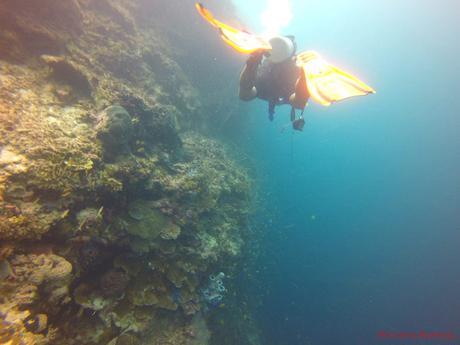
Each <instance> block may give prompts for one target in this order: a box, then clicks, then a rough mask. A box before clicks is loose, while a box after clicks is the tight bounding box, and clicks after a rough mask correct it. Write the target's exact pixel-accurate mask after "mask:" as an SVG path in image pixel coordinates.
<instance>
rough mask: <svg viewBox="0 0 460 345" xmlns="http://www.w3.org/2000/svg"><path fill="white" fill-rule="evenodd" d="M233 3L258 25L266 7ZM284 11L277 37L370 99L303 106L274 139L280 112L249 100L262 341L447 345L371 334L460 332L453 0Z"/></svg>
mask: <svg viewBox="0 0 460 345" xmlns="http://www.w3.org/2000/svg"><path fill="white" fill-rule="evenodd" d="M237 4H238V8H239V10H240V12H241V15H242V16H243V17H244V18H246V19H247V20H250V19H252V20H253V22H252V23H251V25H252V27H254V28H257V25H258V24H257V23H258V21H257V16H255V15H254V16H251V13H257V11H260V10H261V9H263V7H264V6H265V5H266V4H265V1H254V2H251V5H248V4H247V2H241V4H239V3H238V1H237ZM291 5H292V9H293V14H294V18H293V20H292V22H291V24H290V26H289V27H287V28H286V30H285V31H284V32H283V33H285V34H291V33H292V34H295V35H296V37H297V42H298V44H299V48H300V50H304V49H315V50H317V51H319V52H320V53H322V55H323V56H324V57H325V58H326V59H327V60H330V61H331V62H334V63H336V64H337V65H339V66H341V67H343V68H344V69H345V70H348V71H350V72H352V73H354V74H356V75H357V76H359V77H360V78H362V79H363V80H364V81H366V82H367V83H369V84H370V85H371V86H373V87H374V88H375V89H376V90H377V94H376V95H371V96H367V97H361V98H356V99H351V100H347V101H345V102H343V103H340V104H336V105H334V106H332V107H330V108H323V107H320V106H318V105H315V104H310V106H309V107H308V109H307V110H306V120H307V125H306V128H305V131H304V132H303V133H297V132H296V133H292V132H291V131H290V130H287V131H285V132H283V133H280V128H281V127H283V125H285V124H287V123H288V114H289V110H290V109H289V108H288V107H285V108H278V109H277V114H276V119H275V122H274V123H270V122H269V121H268V120H267V114H266V104H265V103H263V102H262V101H255V102H254V103H253V104H251V105H250V108H249V111H248V116H249V122H250V130H249V131H248V132H247V133H248V134H247V135H245V138H244V145H246V147H247V148H248V151H249V152H250V154H251V155H252V156H253V157H255V160H256V164H257V172H258V176H259V179H260V184H261V186H262V190H263V195H264V197H265V198H267V199H268V200H269V206H270V208H271V211H270V212H267V213H266V214H260V215H258V221H259V222H263V223H264V227H265V228H266V230H265V231H266V232H267V236H266V238H265V239H264V241H265V244H264V245H265V254H264V256H262V257H261V258H260V260H259V262H258V263H257V265H256V268H257V271H258V273H257V272H256V273H254V274H257V279H258V282H259V285H258V286H256V287H253V289H254V290H253V291H254V293H257V292H259V293H260V294H261V297H260V298H261V299H262V304H261V305H260V306H259V307H258V309H257V312H256V316H257V317H258V320H259V322H260V324H261V327H262V329H263V335H264V339H265V340H264V344H276V345H284V344H286V345H287V344H289V345H295V344H302V345H306V344H311V345H369V344H407V343H410V344H419V343H423V344H425V343H429V344H434V345H438V344H439V343H442V344H447V343H448V344H449V345H450V344H451V343H452V342H446V341H433V340H432V341H421V340H415V341H414V340H411V341H407V340H406V341H402V340H384V339H380V338H379V337H378V336H377V332H379V331H382V330H383V331H392V332H420V331H422V330H424V331H436V332H447V331H450V332H454V333H456V334H457V335H458V336H459V337H460V265H459V262H460V253H459V250H458V248H459V244H460V183H459V182H460V136H459V130H460V119H459V116H460V83H459V81H458V77H459V76H460V72H459V71H460V52H459V49H460V48H459V45H458V37H459V36H460V26H459V24H458V19H457V17H458V13H460V11H459V5H458V4H457V3H456V2H454V1H448V0H441V1H413V0H408V1H397V0H389V1H365V0H350V1H339V0H330V1H327V0H322V1H319V0H318V1H316V0H315V1H308V2H307V1H300V0H294V1H292V2H291ZM249 6H251V8H249ZM235 101H237V100H235ZM256 268H254V270H255V269H256Z"/></svg>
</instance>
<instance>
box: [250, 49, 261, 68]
mask: <svg viewBox="0 0 460 345" xmlns="http://www.w3.org/2000/svg"><path fill="white" fill-rule="evenodd" d="M264 53H265V51H264V50H256V51H255V52H254V53H252V54H251V55H249V57H248V59H247V60H246V65H247V66H248V67H255V66H258V65H259V64H260V62H261V61H262V57H263V56H264Z"/></svg>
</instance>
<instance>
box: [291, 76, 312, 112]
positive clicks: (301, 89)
mask: <svg viewBox="0 0 460 345" xmlns="http://www.w3.org/2000/svg"><path fill="white" fill-rule="evenodd" d="M309 98H310V94H309V92H308V87H307V80H306V77H305V71H304V70H303V68H302V69H301V70H300V76H299V79H297V82H296V84H295V92H294V93H293V94H292V95H291V97H289V103H290V104H291V105H292V106H293V107H294V108H296V109H302V110H303V109H304V108H305V107H306V106H307V102H308V99H309Z"/></svg>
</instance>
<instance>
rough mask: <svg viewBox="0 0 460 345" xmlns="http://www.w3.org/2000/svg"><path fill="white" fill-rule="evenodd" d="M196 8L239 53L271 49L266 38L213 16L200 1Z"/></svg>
mask: <svg viewBox="0 0 460 345" xmlns="http://www.w3.org/2000/svg"><path fill="white" fill-rule="evenodd" d="M195 6H196V9H197V10H198V12H199V13H200V14H201V16H202V17H203V18H204V19H206V20H207V21H208V22H209V23H210V24H211V25H212V26H214V27H215V28H217V29H218V30H219V32H220V36H221V37H222V39H223V40H224V42H225V43H227V44H228V45H229V46H230V47H232V48H233V49H235V50H236V51H237V52H239V53H243V54H251V53H254V52H255V51H257V50H271V49H272V47H271V46H270V43H268V41H267V40H265V39H264V38H263V37H261V36H257V35H253V34H250V33H249V32H246V31H243V30H238V29H235V28H233V27H231V26H229V25H227V24H224V23H222V22H220V21H218V20H217V19H215V18H214V16H213V15H212V13H211V12H210V11H209V10H208V9H207V8H205V7H204V6H203V5H202V4H201V3H196V4H195Z"/></svg>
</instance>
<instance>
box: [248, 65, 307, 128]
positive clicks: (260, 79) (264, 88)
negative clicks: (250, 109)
mask: <svg viewBox="0 0 460 345" xmlns="http://www.w3.org/2000/svg"><path fill="white" fill-rule="evenodd" d="M300 71H301V70H300V68H299V67H297V65H296V62H295V59H294V58H293V59H289V60H287V61H285V62H281V63H277V64H274V63H272V62H270V60H268V59H264V60H263V61H262V63H261V65H260V66H259V68H258V70H257V77H256V81H255V87H256V90H257V97H258V98H260V99H263V100H266V101H268V113H269V116H270V120H273V114H275V106H276V105H280V104H289V97H290V96H291V95H292V94H293V93H294V92H295V85H296V82H297V79H298V78H299V76H300Z"/></svg>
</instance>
